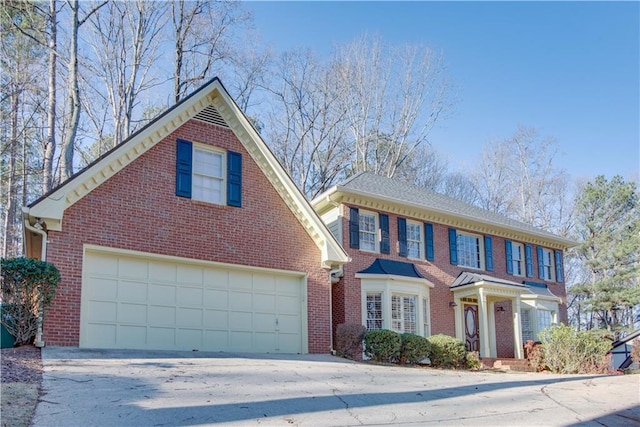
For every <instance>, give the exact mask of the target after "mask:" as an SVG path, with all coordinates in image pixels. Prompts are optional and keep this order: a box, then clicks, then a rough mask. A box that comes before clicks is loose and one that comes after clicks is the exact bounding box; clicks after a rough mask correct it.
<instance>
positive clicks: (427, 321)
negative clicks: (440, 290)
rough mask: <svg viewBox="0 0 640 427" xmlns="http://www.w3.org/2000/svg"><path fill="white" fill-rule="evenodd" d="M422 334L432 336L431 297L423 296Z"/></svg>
mask: <svg viewBox="0 0 640 427" xmlns="http://www.w3.org/2000/svg"><path fill="white" fill-rule="evenodd" d="M422 336H424V337H429V336H431V304H430V303H429V298H428V297H426V296H425V297H424V298H422Z"/></svg>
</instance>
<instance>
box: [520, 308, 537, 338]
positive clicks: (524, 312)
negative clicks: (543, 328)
mask: <svg viewBox="0 0 640 427" xmlns="http://www.w3.org/2000/svg"><path fill="white" fill-rule="evenodd" d="M520 325H521V326H522V342H523V343H526V342H527V341H533V340H534V334H533V324H532V323H531V309H521V310H520Z"/></svg>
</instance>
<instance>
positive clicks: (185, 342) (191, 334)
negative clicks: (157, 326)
mask: <svg viewBox="0 0 640 427" xmlns="http://www.w3.org/2000/svg"><path fill="white" fill-rule="evenodd" d="M202 332H203V331H202V329H183V328H180V329H178V331H177V334H176V345H177V346H178V347H179V348H182V349H191V350H199V349H201V348H202Z"/></svg>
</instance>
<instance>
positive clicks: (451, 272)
mask: <svg viewBox="0 0 640 427" xmlns="http://www.w3.org/2000/svg"><path fill="white" fill-rule="evenodd" d="M341 209H342V216H343V217H344V219H343V221H342V228H343V229H342V235H343V247H344V248H345V250H346V251H347V253H348V254H349V256H350V257H351V258H352V260H353V261H352V262H351V263H349V264H347V265H345V267H344V270H345V271H344V277H343V278H342V279H341V280H340V282H339V283H338V284H335V285H333V289H334V292H333V296H332V297H333V309H334V322H333V323H334V328H335V327H336V326H337V325H338V324H339V323H343V322H345V323H358V324H360V323H362V313H361V292H360V279H356V278H355V277H354V276H355V274H356V272H358V271H360V270H363V269H365V268H367V267H368V266H369V265H371V263H372V262H373V261H374V260H375V259H376V258H385V259H393V260H396V261H403V262H411V263H413V264H414V265H416V267H417V268H418V269H419V270H420V272H421V273H422V275H423V276H424V277H425V278H426V279H427V280H429V281H430V282H431V283H432V284H433V285H434V287H433V288H432V289H431V291H430V302H431V307H430V311H431V319H430V321H431V334H432V335H435V334H446V335H451V336H455V319H454V309H453V308H451V307H449V302H451V301H453V292H451V289H450V285H451V283H453V281H454V280H455V279H456V277H458V275H459V274H460V272H462V271H463V270H465V271H473V270H472V269H468V268H461V267H458V266H455V265H451V263H450V261H449V234H448V230H449V226H446V225H442V224H433V237H434V250H435V261H434V262H429V261H425V260H422V261H420V260H413V259H408V258H406V257H400V256H399V255H398V246H397V243H398V227H397V223H398V220H397V218H398V215H396V214H393V213H389V212H383V213H386V214H388V215H389V240H390V242H391V254H389V255H385V254H379V253H378V254H374V253H370V252H364V251H360V250H358V249H351V248H350V247H349V206H345V205H341ZM362 209H366V210H367V211H372V210H371V209H369V208H362ZM374 212H375V211H374ZM407 219H412V218H407ZM460 230H461V231H464V229H462V228H460ZM470 232H471V233H475V232H473V231H470ZM475 234H478V233H475ZM492 240H493V242H492V243H493V271H478V272H479V273H481V274H487V275H490V276H493V277H497V278H502V279H506V280H511V281H513V282H517V283H521V282H522V281H523V280H531V281H537V282H541V280H540V279H538V278H537V277H532V278H525V277H518V276H513V275H511V274H507V272H506V254H505V239H504V238H502V237H497V236H492ZM536 256H537V254H536V251H535V250H534V251H533V265H534V274H535V275H536V276H537V265H538V264H537V258H536ZM547 285H549V290H550V291H551V292H553V293H554V294H555V295H557V296H559V297H561V298H563V299H564V298H565V297H566V290H565V287H564V285H563V284H562V283H553V282H547ZM500 305H502V306H503V307H504V308H505V312H504V313H496V323H497V325H496V347H497V352H498V356H499V357H513V354H514V342H513V322H512V321H511V319H512V311H511V303H510V302H509V301H506V300H505V301H502V302H501V303H500ZM343 307H344V309H343ZM342 312H344V313H345V314H344V316H342ZM566 313H567V310H566V305H564V304H563V305H561V306H560V320H561V321H564V322H566V317H567V314H566Z"/></svg>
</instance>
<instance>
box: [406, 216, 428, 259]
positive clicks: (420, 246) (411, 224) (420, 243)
mask: <svg viewBox="0 0 640 427" xmlns="http://www.w3.org/2000/svg"><path fill="white" fill-rule="evenodd" d="M411 228H414V231H415V230H416V229H417V231H418V236H417V237H418V240H416V239H415V238H411V237H413V236H411V233H410V232H409V230H410V229H411ZM412 246H413V247H417V250H418V253H417V255H416V254H415V253H412V251H411V247H412ZM424 257H425V254H424V226H423V225H422V224H421V223H419V222H417V221H411V220H407V258H411V259H424Z"/></svg>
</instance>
